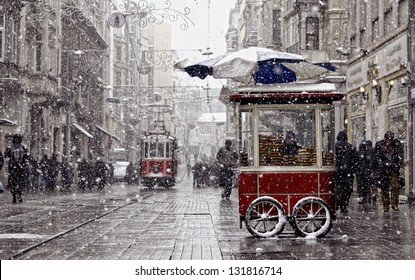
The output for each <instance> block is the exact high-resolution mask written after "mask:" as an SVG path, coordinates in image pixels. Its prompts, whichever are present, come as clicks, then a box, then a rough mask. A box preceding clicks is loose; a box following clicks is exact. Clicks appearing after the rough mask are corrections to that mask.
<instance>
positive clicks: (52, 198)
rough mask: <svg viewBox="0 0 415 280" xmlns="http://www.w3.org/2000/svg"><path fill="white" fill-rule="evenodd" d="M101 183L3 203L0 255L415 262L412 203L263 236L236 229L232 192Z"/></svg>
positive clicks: (185, 184)
mask: <svg viewBox="0 0 415 280" xmlns="http://www.w3.org/2000/svg"><path fill="white" fill-rule="evenodd" d="M221 191H222V189H221V188H214V187H209V188H193V187H192V184H191V178H188V177H184V180H183V181H182V182H181V183H179V184H178V185H177V186H176V187H175V188H173V189H170V190H166V189H161V188H157V189H156V190H155V191H149V190H145V189H144V188H143V187H142V186H127V185H126V186H124V184H122V183H117V184H114V185H113V186H112V187H107V189H106V190H105V192H103V193H97V192H94V191H92V192H86V193H82V192H78V191H73V192H71V193H61V192H56V193H54V194H50V195H43V194H40V193H29V194H27V195H25V196H24V202H23V203H20V204H16V205H14V204H12V203H11V199H10V198H11V196H10V194H9V193H3V194H1V196H0V200H1V202H2V205H3V211H2V212H1V214H0V221H1V222H0V224H1V232H0V257H1V259H3V260H4V259H27V260H62V259H68V260H99V259H105V260H249V259H268V260H274V259H277V260H382V259H386V260H415V244H414V242H415V218H414V206H413V205H404V204H402V205H401V206H400V208H401V211H400V212H389V213H383V211H382V209H381V205H377V206H372V205H367V204H364V205H359V204H357V199H356V198H352V201H351V206H350V211H349V213H348V214H347V215H343V214H342V215H340V214H339V215H340V216H338V217H337V220H335V222H334V225H333V229H332V230H331V232H330V233H329V234H328V235H327V236H326V237H325V238H322V239H304V238H298V237H296V236H295V235H294V234H293V231H292V230H291V228H290V227H287V228H286V229H285V231H284V232H283V233H282V234H281V235H280V236H279V237H275V238H270V239H258V238H254V237H252V236H251V235H250V234H249V232H248V231H247V230H246V228H245V227H243V228H242V229H239V214H238V200H237V190H236V189H234V192H233V194H232V196H231V200H230V201H227V200H222V199H221Z"/></svg>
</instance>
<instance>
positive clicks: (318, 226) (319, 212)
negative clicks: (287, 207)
mask: <svg viewBox="0 0 415 280" xmlns="http://www.w3.org/2000/svg"><path fill="white" fill-rule="evenodd" d="M332 225H333V218H332V210H331V208H330V207H329V206H328V204H327V203H326V202H325V201H324V200H322V199H321V198H318V197H305V198H303V199H300V200H299V201H298V202H297V204H296V205H295V206H294V210H293V219H292V226H293V228H294V230H295V231H296V233H297V234H298V235H300V236H303V237H304V236H315V237H324V236H325V235H326V234H327V233H328V232H329V231H330V230H331V227H332Z"/></svg>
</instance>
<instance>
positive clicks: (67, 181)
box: [60, 156, 73, 191]
mask: <svg viewBox="0 0 415 280" xmlns="http://www.w3.org/2000/svg"><path fill="white" fill-rule="evenodd" d="M60 172H61V177H62V190H63V191H69V190H70V188H71V185H72V177H73V168H72V166H71V164H70V163H69V161H68V158H67V157H66V156H65V157H64V158H63V161H62V163H61V165H60Z"/></svg>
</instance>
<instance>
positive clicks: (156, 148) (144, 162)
mask: <svg viewBox="0 0 415 280" xmlns="http://www.w3.org/2000/svg"><path fill="white" fill-rule="evenodd" d="M140 147H141V158H140V177H141V182H142V184H143V185H144V186H146V187H148V188H154V187H155V186H156V185H157V186H160V187H165V188H170V187H173V186H174V185H175V184H176V176H177V171H178V170H177V168H178V161H177V150H178V149H177V139H176V137H173V136H171V135H169V134H167V133H152V134H147V135H146V136H143V137H142V138H141V139H140Z"/></svg>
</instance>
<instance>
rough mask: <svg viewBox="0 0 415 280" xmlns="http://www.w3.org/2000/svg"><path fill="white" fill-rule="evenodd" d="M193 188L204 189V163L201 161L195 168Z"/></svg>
mask: <svg viewBox="0 0 415 280" xmlns="http://www.w3.org/2000/svg"><path fill="white" fill-rule="evenodd" d="M192 169H193V187H198V188H200V187H202V183H203V163H202V161H201V160H198V161H196V163H195V165H194V166H193V168H192Z"/></svg>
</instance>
